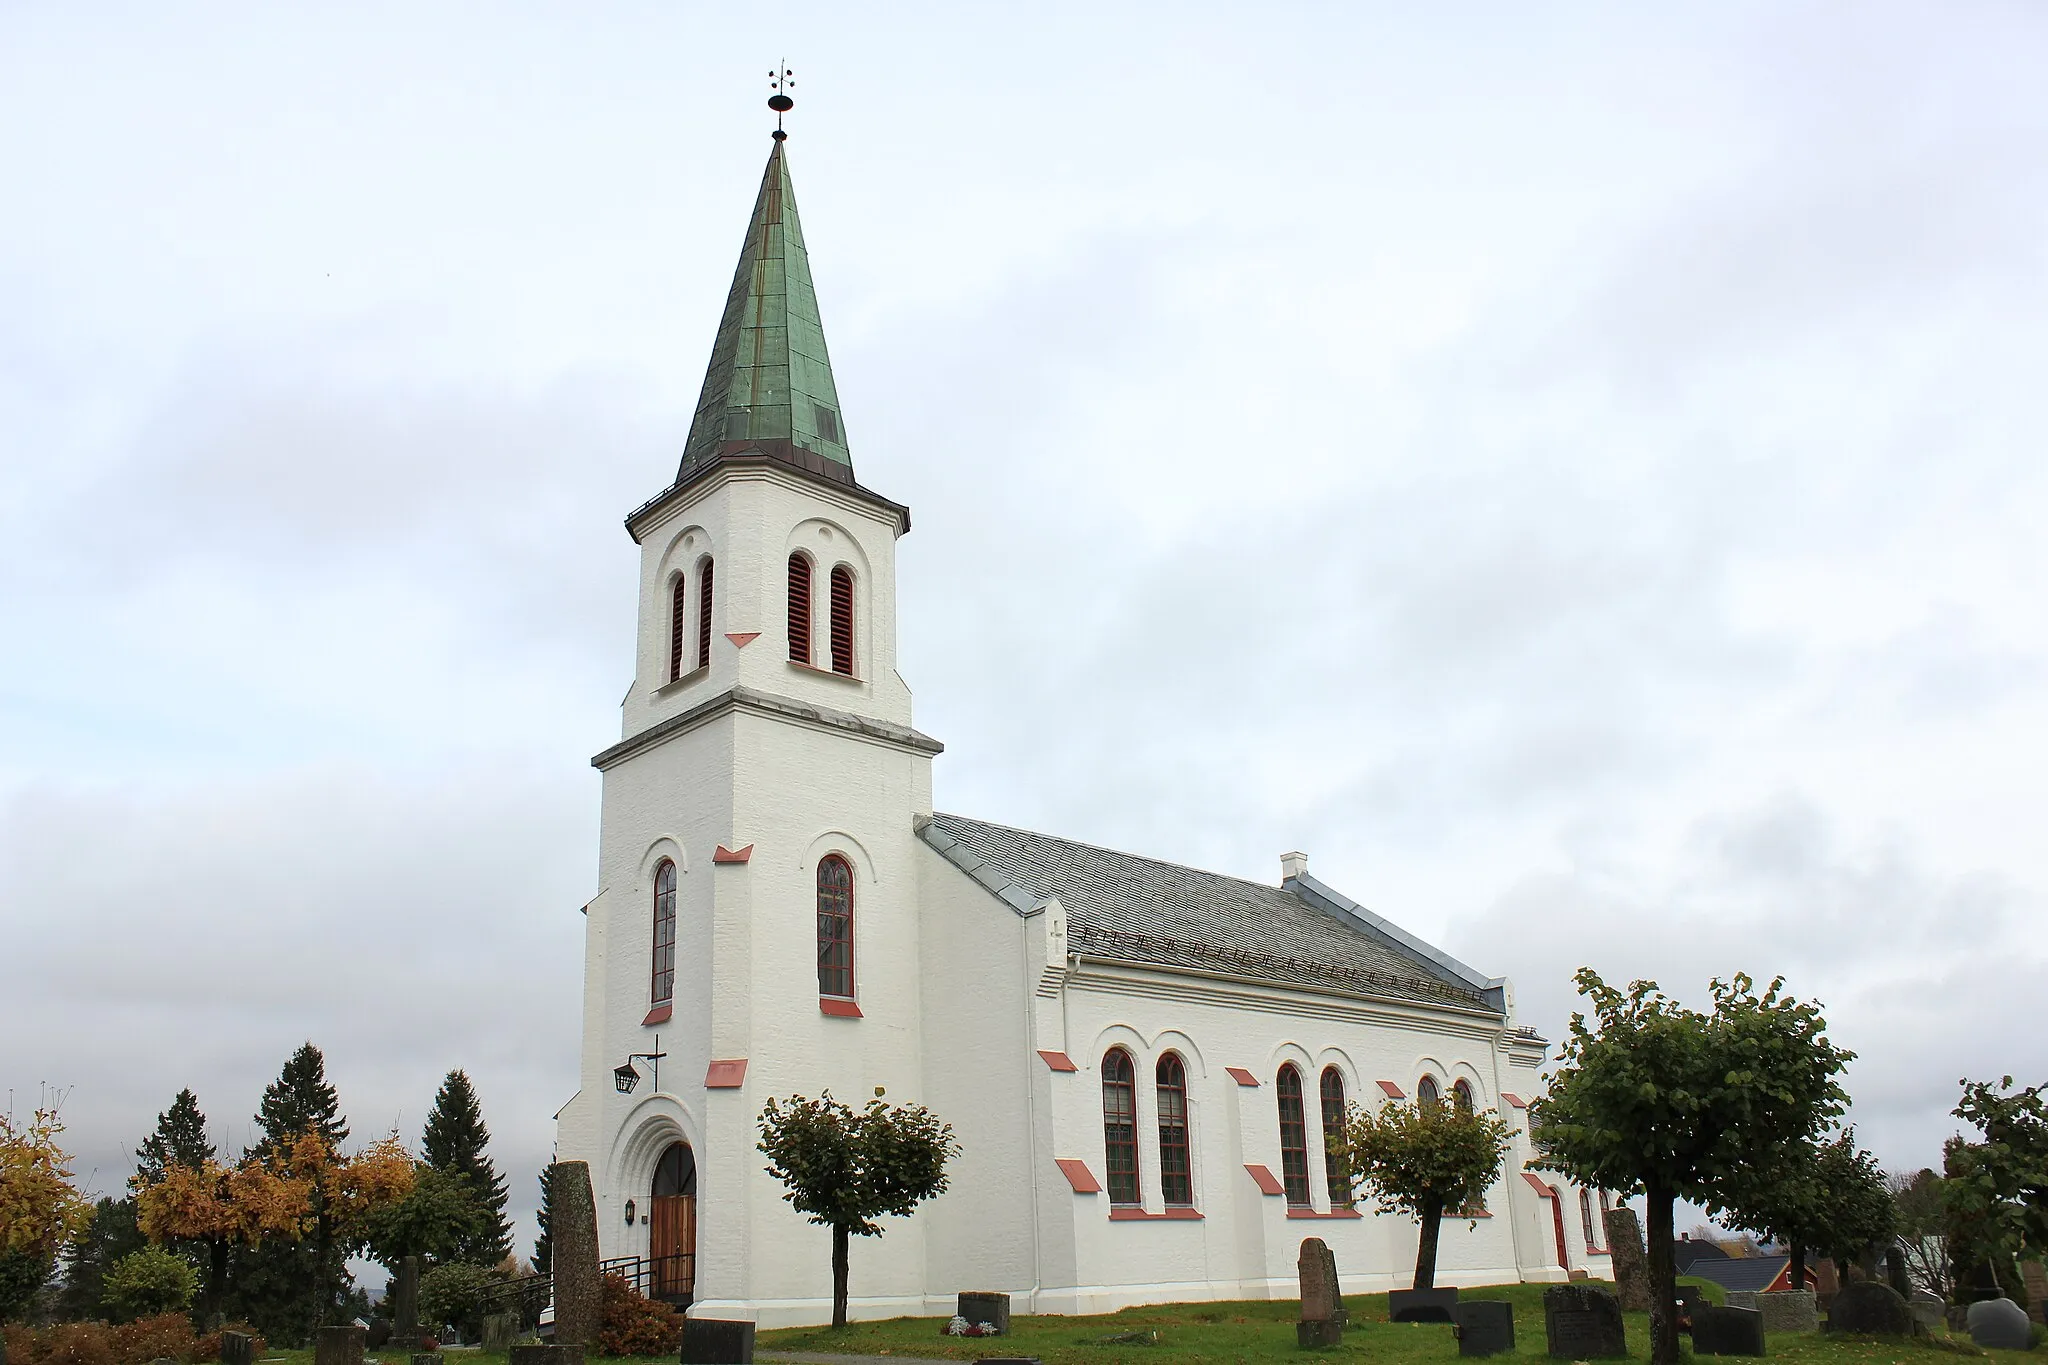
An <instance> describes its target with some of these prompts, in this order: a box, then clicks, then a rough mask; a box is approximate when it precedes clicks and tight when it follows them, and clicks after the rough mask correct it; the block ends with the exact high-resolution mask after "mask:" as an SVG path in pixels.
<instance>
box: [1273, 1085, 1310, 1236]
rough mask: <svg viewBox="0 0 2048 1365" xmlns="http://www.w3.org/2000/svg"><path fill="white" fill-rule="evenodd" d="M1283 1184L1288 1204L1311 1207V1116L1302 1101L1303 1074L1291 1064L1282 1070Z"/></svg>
mask: <svg viewBox="0 0 2048 1365" xmlns="http://www.w3.org/2000/svg"><path fill="white" fill-rule="evenodd" d="M1274 1089H1275V1090H1277V1091H1278V1092H1279V1096H1280V1183H1281V1184H1282V1185H1283V1186H1285V1187H1286V1189H1287V1202H1288V1203H1290V1204H1294V1205H1297V1206H1300V1207H1304V1208H1305V1207H1307V1205H1308V1115H1307V1113H1306V1112H1304V1109H1303V1106H1302V1102H1301V1072H1299V1071H1298V1070H1296V1069H1295V1066H1294V1063H1292V1062H1289V1063H1287V1064H1286V1065H1285V1066H1283V1067H1281V1068H1280V1079H1279V1083H1278V1084H1277V1085H1276V1086H1274Z"/></svg>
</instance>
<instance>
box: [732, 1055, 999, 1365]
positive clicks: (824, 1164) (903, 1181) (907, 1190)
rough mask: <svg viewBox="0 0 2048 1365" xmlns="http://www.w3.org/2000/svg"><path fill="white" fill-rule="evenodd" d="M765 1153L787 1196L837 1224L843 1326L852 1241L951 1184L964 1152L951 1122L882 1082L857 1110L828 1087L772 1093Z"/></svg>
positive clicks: (835, 1286) (835, 1317) (764, 1121)
mask: <svg viewBox="0 0 2048 1365" xmlns="http://www.w3.org/2000/svg"><path fill="white" fill-rule="evenodd" d="M760 1150H761V1152H762V1153H763V1154H764V1155H766V1156H767V1158H768V1174H770V1175H772V1176H774V1177H775V1178H776V1179H777V1180H780V1181H781V1182H782V1183H783V1184H784V1185H786V1186H788V1189H787V1190H786V1191H785V1192H784V1193H783V1196H782V1197H783V1198H784V1199H786V1200H788V1201H789V1202H790V1204H792V1205H793V1206H794V1207H795V1208H796V1211H797V1212H798V1213H802V1214H807V1215H809V1217H810V1220H811V1221H812V1222H813V1223H822V1224H824V1225H826V1226H827V1227H829V1228H831V1229H832V1325H833V1326H834V1327H844V1326H846V1281H847V1241H848V1238H849V1236H853V1235H858V1236H861V1237H879V1236H881V1235H882V1228H881V1225H880V1224H879V1223H877V1222H875V1221H874V1220H875V1219H877V1218H879V1217H882V1216H883V1215H885V1214H893V1215H895V1216H897V1217H904V1216H907V1215H909V1214H910V1213H911V1212H912V1211H914V1210H915V1209H916V1208H917V1206H918V1205H919V1204H921V1203H923V1202H924V1201H925V1200H927V1199H930V1198H931V1197H932V1196H933V1195H936V1194H940V1193H943V1192H944V1190H945V1188H946V1163H947V1162H948V1161H949V1160H951V1159H952V1158H953V1157H955V1156H957V1155H958V1154H959V1152H960V1144H959V1143H958V1142H956V1141H954V1139H953V1129H952V1126H951V1125H950V1124H945V1123H941V1122H939V1120H938V1117H937V1116H936V1115H935V1114H933V1113H932V1112H931V1111H930V1110H929V1109H926V1108H925V1107H924V1106H923V1105H921V1104H906V1105H892V1104H888V1103H886V1102H884V1100H883V1098H882V1088H881V1087H880V1086H876V1087H875V1098H873V1099H871V1100H869V1101H868V1102H867V1104H866V1106H865V1107H864V1108H861V1109H858V1110H856V1109H853V1108H852V1107H850V1106H848V1105H845V1104H842V1103H840V1102H839V1101H838V1100H835V1099H833V1098H832V1092H831V1091H829V1090H828V1091H826V1092H825V1093H824V1095H823V1096H821V1097H820V1098H818V1099H815V1100H813V1099H806V1098H804V1097H803V1096H802V1095H792V1096H791V1097H790V1098H788V1099H786V1100H777V1099H770V1100H769V1101H768V1104H767V1106H766V1107H765V1108H764V1109H762V1111H761V1142H760Z"/></svg>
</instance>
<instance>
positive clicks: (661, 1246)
mask: <svg viewBox="0 0 2048 1365" xmlns="http://www.w3.org/2000/svg"><path fill="white" fill-rule="evenodd" d="M648 1212H649V1215H650V1216H649V1217H648V1220H647V1224H648V1229H647V1230H648V1258H649V1262H650V1264H649V1266H648V1269H649V1271H650V1272H651V1273H650V1275H649V1277H648V1278H649V1281H650V1283H651V1289H650V1291H649V1292H650V1294H651V1296H652V1297H654V1298H657V1299H666V1300H668V1301H669V1302H671V1303H678V1302H679V1303H682V1304H685V1305H687V1304H688V1303H689V1301H690V1296H691V1293H692V1291H693V1290H694V1289H695V1288H696V1285H697V1157H696V1154H695V1153H693V1152H692V1151H691V1150H690V1144H689V1143H687V1142H672V1143H670V1144H669V1145H668V1149H667V1150H666V1151H664V1152H663V1153H662V1154H661V1160H660V1161H658V1162H656V1163H655V1166H654V1189H653V1190H652V1191H650V1192H649V1199H648Z"/></svg>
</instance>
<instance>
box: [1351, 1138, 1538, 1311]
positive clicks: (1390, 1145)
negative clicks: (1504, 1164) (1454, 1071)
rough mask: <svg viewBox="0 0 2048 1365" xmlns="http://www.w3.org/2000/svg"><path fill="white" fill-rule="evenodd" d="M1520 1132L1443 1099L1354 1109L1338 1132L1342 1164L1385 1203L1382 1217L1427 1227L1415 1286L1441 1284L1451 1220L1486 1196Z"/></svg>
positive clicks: (1358, 1185)
mask: <svg viewBox="0 0 2048 1365" xmlns="http://www.w3.org/2000/svg"><path fill="white" fill-rule="evenodd" d="M1513 1132H1514V1130H1513V1129H1512V1128H1510V1127H1508V1125H1507V1124H1506V1123H1503V1122H1502V1121H1501V1118H1500V1116H1499V1115H1498V1114H1496V1113H1494V1112H1493V1111H1492V1110H1490V1109H1489V1110H1487V1111H1485V1112H1484V1113H1475V1112H1474V1111H1472V1110H1470V1109H1468V1108H1466V1107H1465V1106H1463V1105H1461V1104H1445V1103H1443V1102H1442V1101H1433V1102H1432V1101H1422V1102H1416V1103H1410V1102H1408V1101H1406V1100H1389V1101H1387V1102H1386V1103H1385V1104H1383V1105H1381V1106H1380V1107H1379V1110H1378V1112H1373V1111H1370V1110H1368V1109H1366V1108H1365V1107H1364V1106H1362V1105H1356V1104H1354V1105H1352V1106H1351V1108H1350V1110H1349V1111H1348V1112H1347V1113H1346V1114H1345V1115H1344V1123H1343V1127H1342V1128H1341V1129H1340V1130H1339V1131H1338V1132H1337V1133H1334V1134H1332V1135H1331V1139H1330V1150H1331V1153H1332V1155H1334V1156H1335V1157H1336V1163H1335V1164H1336V1167H1337V1169H1338V1171H1339V1172H1340V1173H1341V1174H1342V1175H1343V1176H1344V1178H1345V1179H1346V1180H1347V1181H1348V1183H1349V1184H1350V1186H1351V1188H1352V1189H1354V1190H1356V1191H1359V1192H1361V1193H1364V1194H1369V1195H1371V1196H1373V1198H1375V1199H1376V1200H1378V1201H1379V1211H1380V1212H1381V1213H1398V1214H1405V1215H1406V1216H1407V1217H1410V1218H1413V1219H1415V1220H1416V1221H1417V1222H1419V1223H1421V1225H1422V1237H1421V1241H1420V1242H1419V1243H1418V1244H1417V1246H1416V1249H1415V1282H1414V1287H1415V1288H1417V1289H1431V1288H1434V1287H1435V1285H1436V1249H1437V1238H1438V1233H1439V1231H1440V1230H1441V1228H1442V1226H1443V1219H1444V1215H1445V1214H1446V1213H1449V1214H1451V1215H1453V1216H1456V1215H1457V1214H1458V1212H1459V1211H1460V1210H1463V1209H1469V1208H1473V1207H1476V1206H1477V1205H1478V1204H1479V1203H1480V1202H1481V1201H1482V1200H1483V1199H1484V1198H1485V1197H1486V1191H1487V1189H1488V1188H1489V1187H1491V1186H1492V1184H1493V1182H1494V1180H1495V1179H1496V1178H1498V1177H1499V1175H1500V1165H1501V1158H1502V1157H1503V1156H1505V1155H1506V1154H1507V1150H1508V1143H1509V1142H1510V1140H1511V1138H1512V1135H1513Z"/></svg>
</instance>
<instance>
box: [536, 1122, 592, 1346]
mask: <svg viewBox="0 0 2048 1365" xmlns="http://www.w3.org/2000/svg"><path fill="white" fill-rule="evenodd" d="M549 1169H550V1171H551V1172H552V1174H551V1175H550V1176H549V1177H548V1209H549V1213H548V1240H549V1243H550V1245H551V1248H552V1251H551V1254H552V1256H553V1258H554V1259H553V1261H552V1264H551V1268H552V1269H553V1271H554V1275H555V1342H556V1344H558V1345H562V1346H591V1347H595V1346H596V1345H597V1330H598V1326H599V1324H600V1322H601V1320H602V1317H603V1310H602V1308H601V1307H600V1305H599V1300H600V1298H601V1297H602V1295H603V1292H604V1284H603V1278H602V1277H601V1276H600V1275H599V1274H598V1271H597V1258H598V1251H597V1202H596V1200H595V1198H594V1197H593V1196H592V1195H591V1193H590V1167H589V1166H588V1165H586V1164H585V1163H583V1162H581V1161H557V1162H556V1163H555V1164H554V1165H553V1166H552V1167H550V1168H549Z"/></svg>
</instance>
